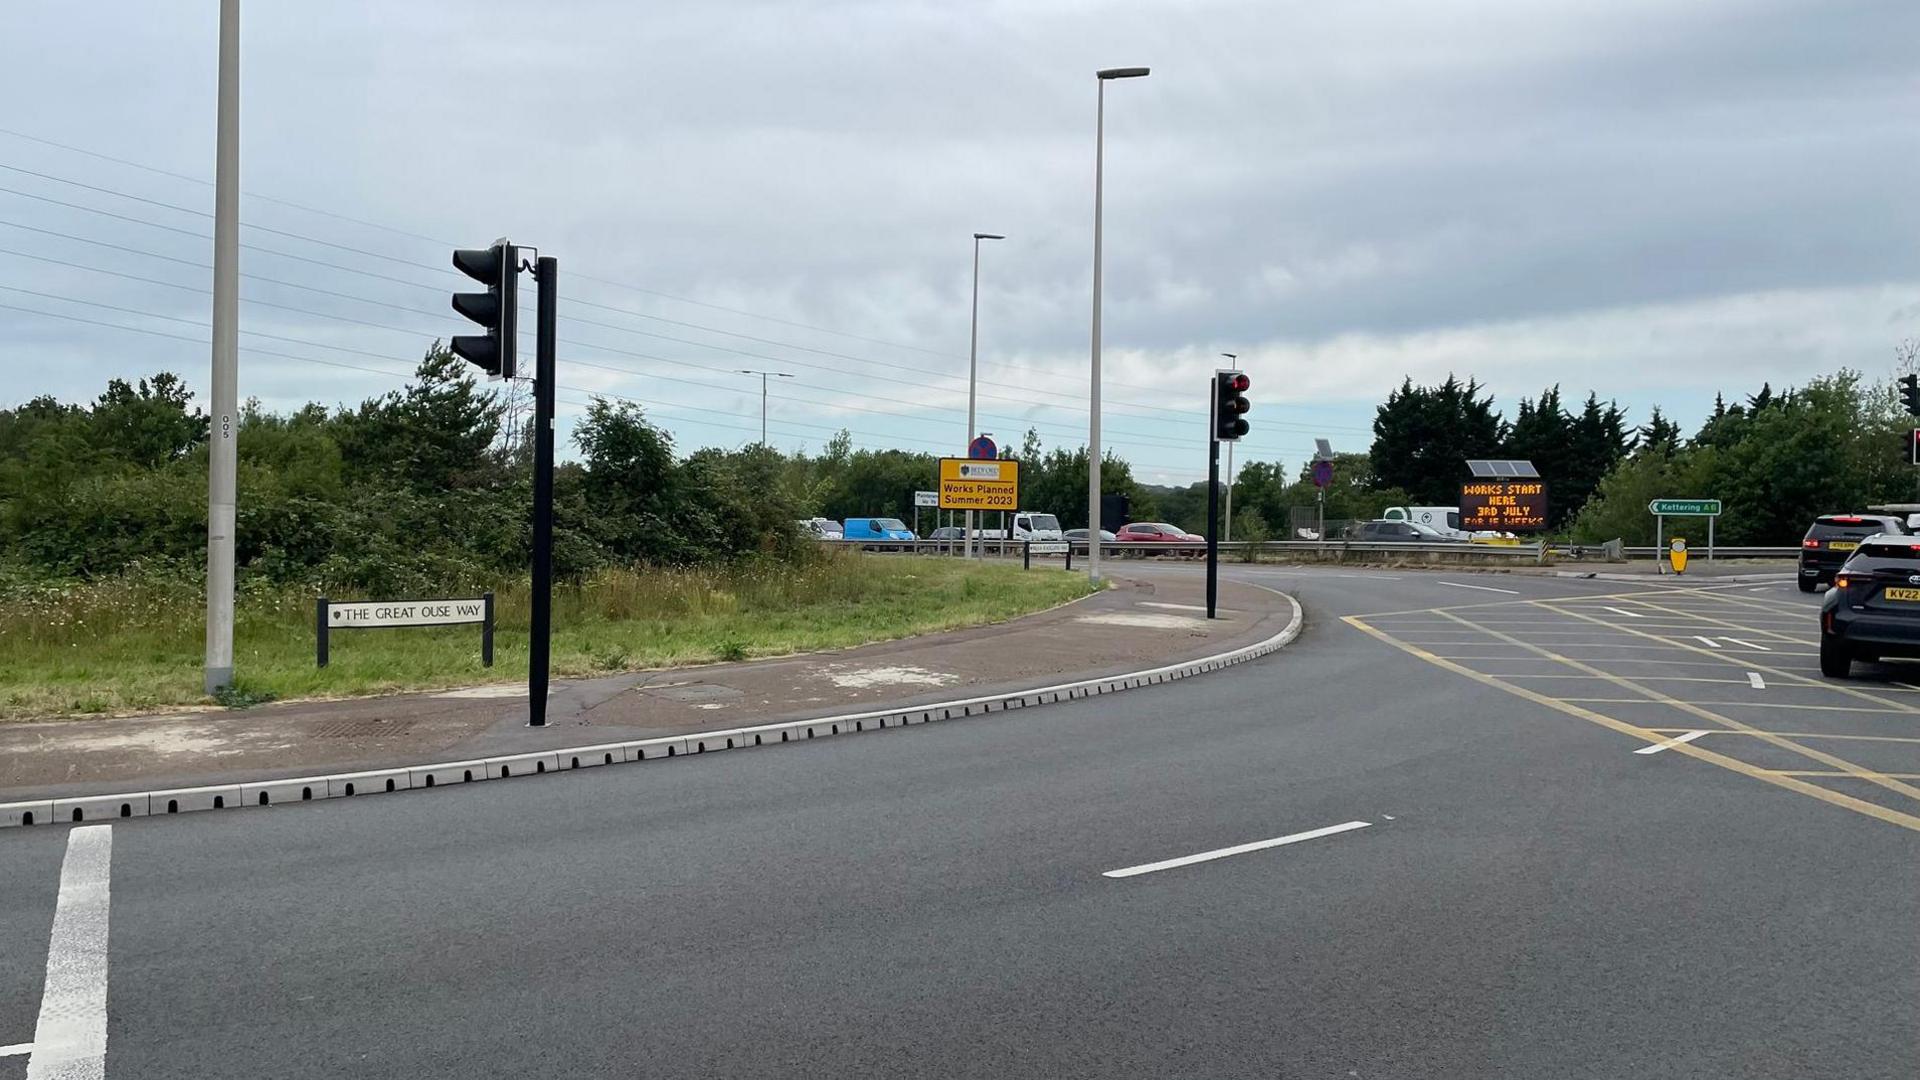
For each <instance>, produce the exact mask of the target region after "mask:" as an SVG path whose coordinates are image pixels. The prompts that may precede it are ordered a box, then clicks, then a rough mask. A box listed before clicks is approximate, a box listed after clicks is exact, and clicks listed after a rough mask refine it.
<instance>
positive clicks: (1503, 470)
mask: <svg viewBox="0 0 1920 1080" xmlns="http://www.w3.org/2000/svg"><path fill="white" fill-rule="evenodd" d="M1467 468H1468V469H1471V470H1472V471H1473V475H1475V476H1489V477H1496V476H1497V477H1510V476H1523V477H1524V476H1539V475H1540V470H1539V469H1536V468H1534V467H1533V462H1531V461H1514V460H1500V461H1497V460H1487V459H1475V460H1469V461H1468V462H1467Z"/></svg>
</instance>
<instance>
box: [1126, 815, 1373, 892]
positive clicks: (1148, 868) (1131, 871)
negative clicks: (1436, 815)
mask: <svg viewBox="0 0 1920 1080" xmlns="http://www.w3.org/2000/svg"><path fill="white" fill-rule="evenodd" d="M1371 824H1373V822H1371V821H1348V822H1344V823H1342V824H1339V825H1329V826H1327V827H1326V828H1324V829H1309V830H1308V831H1306V832H1299V833H1293V834H1292V835H1290V836H1276V837H1274V838H1273V839H1271V840H1255V841H1254V842H1253V843H1251V844H1237V845H1235V846H1233V847H1224V848H1216V849H1214V850H1213V851H1203V852H1201V853H1200V854H1198V855H1182V856H1180V857H1179V858H1177V859H1167V860H1166V861H1164V862H1153V863H1142V864H1140V865H1139V866H1129V867H1125V868H1123V869H1120V870H1108V871H1107V872H1106V873H1103V874H1101V875H1100V876H1101V877H1110V878H1127V877H1136V876H1138V875H1140V874H1151V873H1154V872H1155V871H1158V870H1172V869H1174V868H1175V867H1179V866H1192V865H1193V864H1194V863H1203V862H1211V861H1213V860H1214V859H1224V858H1227V857H1228V856H1230V855H1245V854H1246V853H1247V852H1249V851H1264V850H1266V849H1267V848H1274V847H1280V846H1281V845H1283V844H1297V843H1299V842H1301V841H1302V840H1318V839H1319V838H1321V837H1323V836H1332V835H1334V834H1335V833H1343V832H1352V831H1353V830H1355V829H1364V828H1366V827H1367V826H1369V825H1371Z"/></svg>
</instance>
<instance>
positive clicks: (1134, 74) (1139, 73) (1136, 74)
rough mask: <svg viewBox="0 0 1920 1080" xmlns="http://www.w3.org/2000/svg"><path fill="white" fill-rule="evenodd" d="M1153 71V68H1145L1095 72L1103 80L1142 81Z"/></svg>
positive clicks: (1105, 69) (1108, 69) (1109, 69)
mask: <svg viewBox="0 0 1920 1080" xmlns="http://www.w3.org/2000/svg"><path fill="white" fill-rule="evenodd" d="M1152 70H1153V69H1152V68H1143V67H1124V68H1102V69H1101V70H1099V71H1098V72H1095V74H1097V75H1099V76H1100V77H1101V78H1102V79H1141V78H1145V77H1146V74H1147V72H1149V71H1152Z"/></svg>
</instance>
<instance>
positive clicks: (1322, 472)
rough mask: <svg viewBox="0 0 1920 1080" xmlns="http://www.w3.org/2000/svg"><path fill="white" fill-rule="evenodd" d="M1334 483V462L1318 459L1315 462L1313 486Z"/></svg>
mask: <svg viewBox="0 0 1920 1080" xmlns="http://www.w3.org/2000/svg"><path fill="white" fill-rule="evenodd" d="M1332 483H1333V462H1331V461H1316V462H1314V463H1313V486H1314V487H1317V488H1324V487H1327V486H1328V485H1330V484H1332Z"/></svg>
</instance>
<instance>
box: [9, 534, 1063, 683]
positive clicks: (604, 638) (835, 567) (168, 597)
mask: <svg viewBox="0 0 1920 1080" xmlns="http://www.w3.org/2000/svg"><path fill="white" fill-rule="evenodd" d="M1087 591H1088V585H1087V582H1086V579H1085V578H1084V577H1083V576H1081V575H1078V574H1068V573H1065V572H1062V571H1059V570H1053V569H1046V570H1042V569H1034V570H1031V571H1023V570H1021V569H1020V568H1019V567H1017V566H1005V565H994V564H983V563H973V564H968V563H965V562H962V561H960V560H957V559H934V558H928V559H914V558H905V557H887V556H862V555H854V554H843V555H838V556H835V557H831V558H823V559H819V560H815V561H810V562H807V563H803V564H799V565H789V564H784V563H771V562H768V563H751V564H745V565H741V566H735V567H728V568H710V569H686V570H642V571H632V570H622V571H609V572H605V573H601V574H599V575H597V576H595V577H594V578H593V579H591V580H590V581H588V582H586V583H585V584H583V585H580V586H576V587H566V588H560V589H556V590H555V593H554V610H553V670H554V673H555V674H556V675H560V676H567V675H606V674H611V673H614V672H619V671H631V670H635V669H639V668H650V667H666V666H673V665H679V664H694V663H704V662H709V661H716V660H744V659H748V658H752V657H763V656H777V655H781V654H785V653H792V652H805V651H811V650H815V649H832V648H842V647H845V646H850V645H858V644H862V643H864V642H869V641H883V640H886V639H889V638H899V637H905V636H908V635H912V634H920V633H926V632H929V631H936V630H946V629H953V628H957V627H964V626H976V625H979V624H982V623H989V622H996V621H999V620H1003V619H1007V618H1011V617H1013V616H1016V615H1021V614H1025V613H1027V612H1031V611H1037V610H1040V609H1042V608H1046V607H1051V606H1053V605H1055V604H1059V603H1063V602H1065V601H1067V600H1071V599H1074V598H1076V597H1079V596H1083V595H1085V594H1086V593H1087ZM334 599H337V600H349V599H357V598H356V597H348V596H338V597H334ZM383 599H385V598H383ZM392 599H399V598H392ZM313 602H314V597H313V596H312V595H310V594H307V593H301V592H295V591H253V590H249V591H247V592H245V593H243V595H242V596H241V598H240V601H239V605H238V611H237V613H236V623H235V631H234V653H235V665H234V666H235V671H236V673H237V675H238V677H239V679H240V681H241V682H240V685H241V686H242V687H243V688H244V693H243V694H238V695H234V696H233V697H232V698H231V699H230V700H231V702H232V703H234V704H246V703H249V702H257V701H266V700H273V699H276V698H279V699H285V698H301V697H325V696H349V695H357V694H375V693H382V692H386V691H396V690H409V689H430V688H435V687H444V686H460V685H468V684H472V683H479V682H501V681H517V680H523V679H525V678H526V674H527V637H526V635H527V624H528V594H527V590H526V587H525V585H524V584H523V583H516V584H515V585H514V586H512V587H510V588H508V589H505V590H502V591H500V592H499V593H498V594H497V596H496V600H495V603H496V612H497V618H498V620H499V628H498V630H497V632H496V637H495V657H494V666H493V667H492V668H485V667H482V666H481V664H480V628H479V627H478V626H456V627H420V628H408V629H395V630H361V631H345V632H338V633H335V634H333V635H331V637H332V643H331V650H330V652H331V656H330V657H329V661H330V662H329V665H328V666H327V667H326V668H324V669H322V668H316V667H315V666H314V640H313V639H314V630H313V618H314V610H313V608H314V603H313ZM204 604H205V600H204V597H203V596H202V594H201V592H200V588H199V586H198V584H197V583H194V582H190V581H186V582H182V581H169V580H159V579H153V578H141V577H129V578H119V579H111V580H106V581H99V582H92V583H69V584H38V585H16V586H13V587H11V588H10V589H9V590H8V591H7V592H6V593H5V594H0V717H7V718H19V717H24V716H48V715H61V714H74V713H82V714H84V713H106V712H121V711H129V710H142V709H151V708H157V707H162V706H169V705H184V704H193V703H210V699H209V698H207V697H206V696H205V695H204V694H202V693H201V669H200V664H201V656H202V650H203V647H204V646H203V637H204V634H205V606H204Z"/></svg>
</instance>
